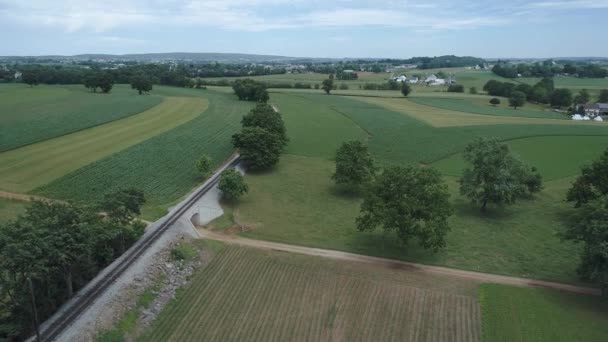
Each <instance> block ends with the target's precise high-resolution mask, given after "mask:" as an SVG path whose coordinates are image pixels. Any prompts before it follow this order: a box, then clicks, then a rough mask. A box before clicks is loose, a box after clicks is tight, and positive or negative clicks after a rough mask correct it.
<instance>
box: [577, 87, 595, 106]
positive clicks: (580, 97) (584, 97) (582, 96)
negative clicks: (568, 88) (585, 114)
mask: <svg viewBox="0 0 608 342" xmlns="http://www.w3.org/2000/svg"><path fill="white" fill-rule="evenodd" d="M590 98H591V95H589V91H587V89H582V90H581V91H579V92H578V94H577V95H576V96H575V97H574V104H577V105H580V104H585V103H587V102H589V100H590Z"/></svg>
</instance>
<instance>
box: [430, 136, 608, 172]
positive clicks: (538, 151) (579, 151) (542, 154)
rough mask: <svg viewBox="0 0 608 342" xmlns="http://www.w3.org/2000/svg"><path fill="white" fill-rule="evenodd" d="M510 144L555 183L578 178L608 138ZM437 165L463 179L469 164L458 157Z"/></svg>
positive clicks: (549, 138) (553, 138) (545, 139)
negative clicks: (463, 173)
mask: <svg viewBox="0 0 608 342" xmlns="http://www.w3.org/2000/svg"><path fill="white" fill-rule="evenodd" d="M508 144H509V146H510V147H511V149H512V151H513V152H515V154H516V155H517V156H518V157H519V158H520V159H521V160H523V161H525V162H526V163H528V164H530V165H533V166H536V167H537V168H538V169H539V171H540V172H541V174H542V175H543V178H544V179H545V180H547V181H551V180H556V179H561V178H565V177H570V176H575V175H577V174H578V173H579V172H580V167H581V166H582V165H585V164H589V163H591V161H593V160H594V159H596V158H597V156H599V155H600V154H601V153H602V152H603V151H604V150H605V149H606V148H608V136H589V137H585V136H566V137H563V136H544V137H533V138H524V139H515V140H510V141H508ZM564 161H567V162H564ZM433 166H434V167H436V168H438V169H439V170H440V171H441V172H442V173H443V174H445V175H450V176H460V175H462V171H463V170H464V168H465V167H466V164H465V161H464V160H463V159H462V156H461V155H460V154H455V155H453V156H450V157H448V158H445V159H442V160H440V161H437V162H435V163H434V164H433Z"/></svg>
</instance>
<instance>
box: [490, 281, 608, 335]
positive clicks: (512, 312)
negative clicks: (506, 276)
mask: <svg viewBox="0 0 608 342" xmlns="http://www.w3.org/2000/svg"><path fill="white" fill-rule="evenodd" d="M479 296H480V302H481V307H482V317H483V336H484V341H487V342H498V341H501V342H502V341H504V342H512V341H547V342H553V341H564V342H576V341H580V342H592V341H597V342H601V341H607V340H608V302H607V301H605V300H602V299H599V298H596V297H593V296H580V295H575V294H569V293H563V292H556V291H551V290H546V289H528V288H516V287H510V286H504V285H495V284H483V285H481V286H480V294H479Z"/></svg>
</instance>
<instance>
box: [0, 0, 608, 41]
mask: <svg viewBox="0 0 608 342" xmlns="http://www.w3.org/2000/svg"><path fill="white" fill-rule="evenodd" d="M437 1H441V2H437ZM566 4H567V5H566ZM573 4H576V6H579V7H585V8H603V7H598V6H605V7H608V0H604V1H602V0H596V1H591V0H576V1H569V2H565V1H556V2H540V3H536V4H533V5H532V6H535V7H536V8H560V6H562V7H561V8H564V6H574V5H573ZM492 6H493V7H492V8H499V9H500V8H502V9H503V12H498V11H496V12H493V11H488V6H487V5H484V4H480V3H469V2H465V3H463V4H462V5H455V4H453V3H452V2H444V1H443V0H436V1H432V2H428V1H426V2H422V1H392V0H387V1H385V2H377V1H372V0H336V1H332V2H327V1H323V0H148V1H146V0H105V1H103V2H88V1H82V0H55V1H48V0H28V1H24V0H0V22H2V21H4V22H6V21H8V20H11V21H17V22H21V23H23V24H25V25H28V26H40V25H46V26H53V27H59V28H61V29H63V30H65V31H66V32H77V31H91V32H96V33H107V32H111V31H113V30H116V29H119V28H121V29H122V28H137V27H138V25H155V26H157V27H168V26H171V27H180V26H192V27H217V28H222V29H227V30H235V31H249V32H256V31H268V30H277V29H298V28H319V27H365V26H378V27H405V28H413V29H416V30H461V29H470V28H477V27H485V26H497V25H505V24H508V23H509V22H511V20H512V18H513V17H515V16H516V15H515V14H513V13H514V12H515V10H514V9H509V7H513V6H514V5H512V4H505V5H492ZM501 6H502V7H501ZM592 6H596V7H592ZM577 8H578V7H577ZM488 13H490V14H488ZM501 13H502V14H501ZM504 13H508V14H504ZM0 25H1V24H0Z"/></svg>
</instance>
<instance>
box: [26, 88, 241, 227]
mask: <svg viewBox="0 0 608 342" xmlns="http://www.w3.org/2000/svg"><path fill="white" fill-rule="evenodd" d="M154 93H156V94H158V95H161V96H179V97H180V98H182V99H185V100H184V101H192V102H193V103H202V102H205V103H208V108H207V110H206V111H205V112H204V113H203V114H202V115H196V116H195V117H194V118H193V119H192V120H190V121H188V122H187V123H185V124H182V125H179V126H173V127H175V128H173V129H171V130H167V131H165V132H164V133H162V134H159V135H156V136H154V137H148V139H147V140H145V141H143V142H141V143H139V144H137V145H133V146H131V147H129V148H126V149H122V150H121V151H119V152H117V153H114V154H112V155H108V156H106V157H105V158H103V159H98V160H97V161H95V162H93V163H89V164H87V165H86V166H83V167H81V168H80V169H77V170H75V171H73V172H70V173H68V174H66V175H64V176H62V177H61V178H58V179H56V180H54V181H53V182H51V183H49V184H46V185H43V186H40V187H39V188H37V189H35V190H33V193H37V194H43V195H45V196H48V197H53V198H60V199H73V200H82V201H95V200H98V199H99V198H100V196H102V195H103V194H104V193H106V192H110V191H113V190H117V189H120V188H124V187H136V188H139V189H142V190H143V191H144V192H145V194H146V197H147V199H148V203H147V204H146V206H145V207H144V217H146V218H148V219H154V218H158V217H160V216H162V215H164V214H165V213H166V210H167V207H168V206H169V205H171V204H173V203H174V202H175V201H176V200H178V199H179V198H181V197H182V196H183V195H185V194H186V193H187V192H188V191H190V190H191V189H192V188H193V187H194V186H195V185H196V184H197V183H199V182H201V181H202V179H201V178H200V177H199V176H198V175H197V174H196V171H195V170H194V163H195V160H197V159H198V158H200V156H202V155H203V154H208V155H209V156H211V158H212V159H213V163H214V166H218V165H219V164H221V163H222V162H223V161H224V160H225V159H226V158H228V157H229V156H230V154H231V153H232V152H233V147H232V144H231V141H230V137H231V136H232V134H234V133H236V132H237V131H238V130H239V129H240V126H241V124H240V122H241V118H242V116H243V115H244V114H245V113H247V111H248V110H249V109H250V108H251V106H252V105H253V104H252V103H250V102H245V101H238V100H237V99H236V97H235V96H234V95H232V94H226V93H218V92H215V91H212V90H195V89H181V88H170V87H155V88H154ZM201 111H202V110H199V111H198V112H197V114H199V113H200V112H201Z"/></svg>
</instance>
